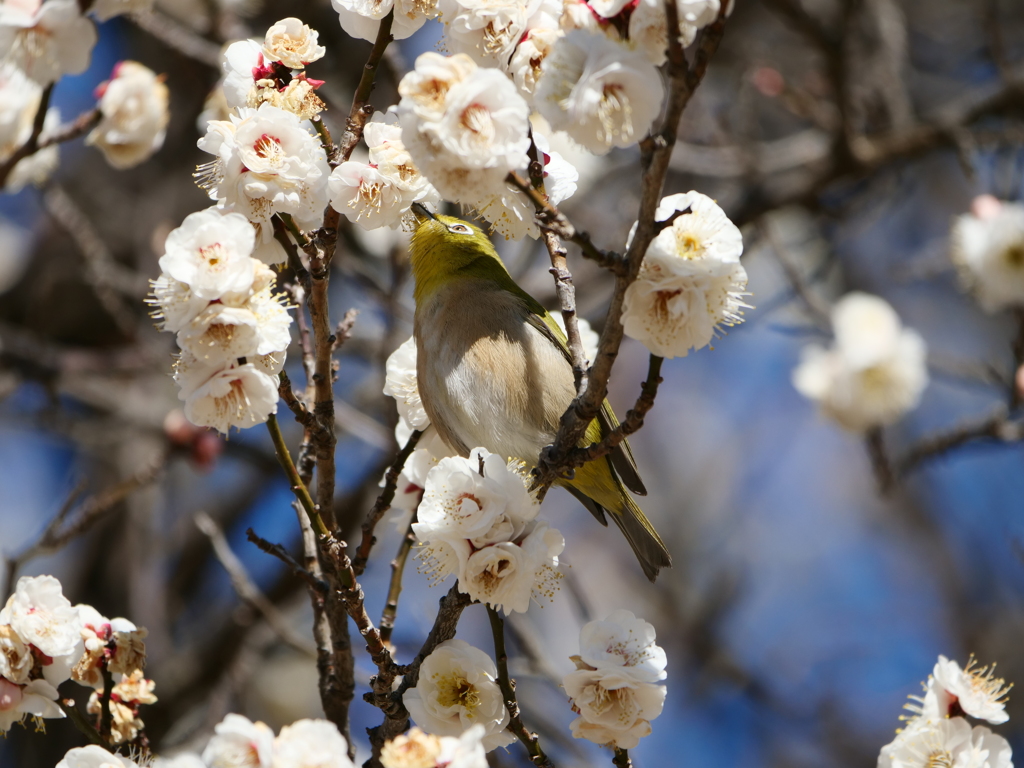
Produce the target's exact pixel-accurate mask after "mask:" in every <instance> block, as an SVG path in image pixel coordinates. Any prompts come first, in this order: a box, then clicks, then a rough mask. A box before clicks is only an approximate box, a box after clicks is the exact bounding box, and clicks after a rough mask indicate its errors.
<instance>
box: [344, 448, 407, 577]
mask: <svg viewBox="0 0 1024 768" xmlns="http://www.w3.org/2000/svg"><path fill="white" fill-rule="evenodd" d="M422 436H423V432H422V431H420V430H418V429H414V430H413V432H412V434H411V435H409V439H408V440H406V441H405V446H404V447H403V448H402V450H401V451H399V452H398V456H397V457H396V458H395V461H394V463H392V465H391V466H390V467H389V468H388V471H387V474H386V475H384V489H383V490H382V491H381V492H380V495H379V496H378V497H377V501H376V502H374V505H373V508H372V509H371V510H370V512H369V513H368V514H367V515H366V520H365V521H363V537H362V540H361V541H360V542H359V548H358V549H357V550H356V556H355V559H354V560H353V564H352V570H353V571H354V572H355V575H356V576H359V575H361V574H362V572H363V571H365V570H366V563H367V561H368V560H369V559H370V550H371V549H373V545H374V543H376V541H377V539H376V538H375V537H374V535H373V532H374V529H375V528H376V527H377V523H379V522H380V519H381V518H382V517H383V516H384V513H385V512H387V511H388V510H389V509H391V502H393V501H394V500H395V491H396V490H397V488H398V476H399V475H400V474H402V469H403V468H404V467H405V462H406V461H408V460H409V457H410V456H411V455H412V452H413V451H414V450H416V444H417V443H419V441H420V437H422Z"/></svg>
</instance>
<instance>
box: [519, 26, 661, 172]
mask: <svg viewBox="0 0 1024 768" xmlns="http://www.w3.org/2000/svg"><path fill="white" fill-rule="evenodd" d="M663 96H664V86H663V85H662V82H661V75H660V74H659V73H658V70H656V69H655V68H654V65H653V64H651V62H650V61H649V60H648V59H647V57H646V56H645V55H644V54H643V53H641V52H639V51H634V50H631V49H629V48H627V47H626V46H625V45H623V44H621V43H617V42H615V41H614V40H609V39H608V38H607V37H605V36H604V35H600V34H591V33H589V32H586V31H583V30H573V31H571V32H569V33H568V34H567V35H565V36H564V37H561V38H559V39H558V40H557V41H555V44H554V48H553V49H552V51H551V52H550V53H549V54H548V55H547V56H546V57H545V59H544V62H543V64H542V65H541V76H540V80H539V81H538V82H537V86H536V91H535V94H534V105H535V107H536V109H537V111H538V112H540V113H541V115H543V116H544V118H545V119H547V121H548V122H549V123H550V124H551V127H552V128H553V129H554V130H558V131H565V132H566V133H568V134H569V136H570V137H572V138H573V139H575V140H576V141H577V142H579V143H580V144H582V145H583V146H584V147H586V148H587V149H589V150H590V151H591V152H594V153H597V154H604V153H606V152H608V151H609V150H610V149H611V148H612V147H628V146H629V145H631V144H634V143H636V142H638V141H639V140H640V139H642V138H643V137H644V135H645V134H646V133H647V131H648V130H649V129H650V127H651V124H652V123H653V122H654V118H656V117H657V116H658V113H659V112H660V111H661V102H662V98H663Z"/></svg>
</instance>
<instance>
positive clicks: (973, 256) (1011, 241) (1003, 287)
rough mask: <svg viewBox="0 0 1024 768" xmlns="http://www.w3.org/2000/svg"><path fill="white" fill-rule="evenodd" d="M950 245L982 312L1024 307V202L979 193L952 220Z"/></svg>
mask: <svg viewBox="0 0 1024 768" xmlns="http://www.w3.org/2000/svg"><path fill="white" fill-rule="evenodd" d="M950 246H951V254H952V257H953V261H954V263H955V264H956V265H957V268H958V269H959V272H960V276H961V278H962V280H963V282H964V284H965V285H966V286H967V287H968V288H969V289H970V290H971V291H973V292H974V294H975V296H976V297H977V299H978V301H979V303H980V304H981V306H982V307H983V308H984V309H985V311H987V312H998V311H999V310H1001V309H1005V308H1007V307H1014V306H1024V205H1022V204H1021V203H1007V202H1002V201H1000V200H997V199H996V198H994V197H992V196H991V195H982V196H981V197H979V198H977V199H976V200H975V202H974V205H973V206H972V212H971V213H965V214H964V215H962V216H960V217H958V218H957V220H956V221H955V222H954V224H953V229H952V231H951V232H950Z"/></svg>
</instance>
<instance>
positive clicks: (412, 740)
mask: <svg viewBox="0 0 1024 768" xmlns="http://www.w3.org/2000/svg"><path fill="white" fill-rule="evenodd" d="M483 735H484V727H483V726H482V725H479V724H478V725H474V726H472V727H470V728H468V729H467V730H466V731H464V732H463V734H462V735H461V736H459V737H455V736H437V735H435V734H432V733H425V732H424V731H422V730H420V729H419V728H413V729H412V730H410V731H409V732H408V733H406V734H402V735H401V736H398V737H396V738H394V739H392V740H391V741H389V742H388V743H387V744H385V745H384V748H383V749H382V750H381V753H380V763H381V765H383V766H384V768H487V753H486V751H485V750H484V746H483V744H482V743H481V739H482V738H483Z"/></svg>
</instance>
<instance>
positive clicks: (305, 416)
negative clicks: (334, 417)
mask: <svg viewBox="0 0 1024 768" xmlns="http://www.w3.org/2000/svg"><path fill="white" fill-rule="evenodd" d="M277 377H278V384H277V393H278V394H279V395H280V396H281V399H282V400H284V404H285V405H287V406H288V410H290V411H291V412H292V413H293V414H295V420H296V421H297V422H299V424H301V425H302V426H304V427H306V428H307V429H308V428H311V427H314V426H315V423H314V421H315V420H314V419H313V414H311V413H310V412H309V410H308V409H307V408H306V405H305V403H303V402H302V401H301V400H299V398H298V396H297V395H296V394H295V391H294V390H293V389H292V380H291V379H289V378H288V374H287V373H285V372H284V371H281V372H280V373H279V374H278V375H277Z"/></svg>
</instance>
